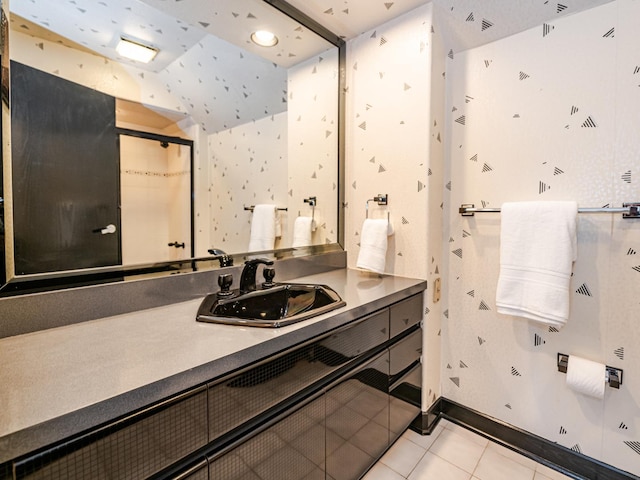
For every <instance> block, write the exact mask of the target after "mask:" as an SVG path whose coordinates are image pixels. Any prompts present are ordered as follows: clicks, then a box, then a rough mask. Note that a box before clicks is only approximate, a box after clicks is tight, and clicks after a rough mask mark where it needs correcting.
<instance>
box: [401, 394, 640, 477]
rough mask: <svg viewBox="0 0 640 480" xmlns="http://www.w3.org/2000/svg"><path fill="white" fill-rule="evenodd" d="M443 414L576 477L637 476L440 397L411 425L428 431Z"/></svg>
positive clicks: (431, 429) (474, 430)
mask: <svg viewBox="0 0 640 480" xmlns="http://www.w3.org/2000/svg"><path fill="white" fill-rule="evenodd" d="M441 418H444V419H446V420H449V421H450V422H453V423H455V424H457V425H460V426H461V427H464V428H466V429H468V430H471V431H473V432H475V433H477V434H479V435H482V436H483V437H485V438H488V439H490V440H492V441H495V442H496V443H499V444H500V445H503V446H504V447H506V448H508V449H510V450H513V451H514V452H517V453H520V454H521V455H524V456H526V457H529V458H532V459H533V460H535V461H537V462H539V463H542V464H544V465H546V466H548V467H549V468H552V469H554V470H557V471H559V472H561V473H563V474H564V475H567V476H568V477H570V478H574V479H576V480H640V477H637V476H635V475H633V474H631V473H628V472H624V471H622V470H619V469H617V468H615V467H613V466H611V465H608V464H606V463H603V462H600V461H598V460H595V459H593V458H591V457H587V456H586V455H583V454H581V453H578V452H575V451H573V450H571V449H569V448H567V447H563V446H562V445H558V444H557V443H554V442H551V441H549V440H547V439H544V438H542V437H539V436H537V435H534V434H532V433H530V432H527V431H525V430H521V429H519V428H516V427H514V426H512V425H509V424H507V423H503V422H501V421H499V420H496V419H494V418H492V417H489V416H487V415H485V414H483V413H480V412H477V411H475V410H472V409H470V408H467V407H465V406H464V405H460V404H459V403H456V402H453V401H451V400H448V399H446V398H443V397H440V398H439V399H438V400H437V401H436V402H435V403H434V404H433V406H432V407H431V408H430V409H429V411H427V412H423V413H422V414H420V415H419V416H418V417H417V418H416V419H415V420H414V422H413V423H412V424H411V429H412V430H414V431H416V432H418V433H420V434H422V435H429V434H431V433H432V432H433V429H434V428H435V427H436V425H437V424H438V421H439V420H440V419H441Z"/></svg>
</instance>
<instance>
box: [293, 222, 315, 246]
mask: <svg viewBox="0 0 640 480" xmlns="http://www.w3.org/2000/svg"><path fill="white" fill-rule="evenodd" d="M312 231H313V219H312V218H311V217H298V218H296V221H295V222H294V223H293V242H292V247H294V248H296V247H306V246H308V245H311V244H312V243H313V242H312V240H311V236H312Z"/></svg>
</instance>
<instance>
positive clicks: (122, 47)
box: [116, 37, 158, 63]
mask: <svg viewBox="0 0 640 480" xmlns="http://www.w3.org/2000/svg"><path fill="white" fill-rule="evenodd" d="M116 51H117V52H118V54H120V55H121V56H123V57H125V58H128V59H130V60H135V61H136V62H142V63H149V62H150V61H151V60H153V58H154V57H155V56H156V55H157V54H158V49H157V48H153V47H150V46H148V45H143V44H142V43H139V42H135V41H133V40H129V39H128V38H123V37H120V41H119V42H118V45H117V46H116Z"/></svg>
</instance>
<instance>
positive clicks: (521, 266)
mask: <svg viewBox="0 0 640 480" xmlns="http://www.w3.org/2000/svg"><path fill="white" fill-rule="evenodd" d="M577 213H578V205H577V204H576V202H517V203H505V204H504V205H502V213H501V226H500V228H501V233H500V277H499V280H498V288H497V292H496V306H497V309H498V312H499V313H503V314H506V315H516V316H519V317H524V318H528V319H531V320H535V321H537V322H542V323H544V324H547V325H554V326H563V325H564V324H565V323H566V322H567V319H568V318H569V303H570V298H571V296H570V290H569V287H570V280H571V268H572V264H573V261H574V260H575V259H576V256H577V244H576V219H577Z"/></svg>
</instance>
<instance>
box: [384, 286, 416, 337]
mask: <svg viewBox="0 0 640 480" xmlns="http://www.w3.org/2000/svg"><path fill="white" fill-rule="evenodd" d="M390 311H391V320H390V328H391V337H394V336H396V335H398V334H399V333H401V332H403V331H404V330H406V329H407V328H409V327H411V326H412V325H415V324H416V323H418V322H420V320H422V294H418V295H414V296H413V297H411V298H408V299H406V300H403V301H401V302H398V303H396V304H395V305H392V306H391V307H390Z"/></svg>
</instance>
